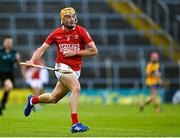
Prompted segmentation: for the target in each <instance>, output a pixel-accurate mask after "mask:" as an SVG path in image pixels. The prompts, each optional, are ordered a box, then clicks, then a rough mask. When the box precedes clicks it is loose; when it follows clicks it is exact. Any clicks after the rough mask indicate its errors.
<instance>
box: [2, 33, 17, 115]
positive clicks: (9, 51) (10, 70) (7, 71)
mask: <svg viewBox="0 0 180 138" xmlns="http://www.w3.org/2000/svg"><path fill="white" fill-rule="evenodd" d="M19 62H20V54H19V53H17V52H16V51H15V50H14V49H13V38H12V37H11V36H6V37H4V40H3V48H2V49H0V80H1V85H2V86H3V91H4V94H3V97H2V99H1V102H0V114H2V110H3V109H5V107H6V103H7V101H8V97H9V93H10V91H11V90H12V89H13V86H14V63H19Z"/></svg>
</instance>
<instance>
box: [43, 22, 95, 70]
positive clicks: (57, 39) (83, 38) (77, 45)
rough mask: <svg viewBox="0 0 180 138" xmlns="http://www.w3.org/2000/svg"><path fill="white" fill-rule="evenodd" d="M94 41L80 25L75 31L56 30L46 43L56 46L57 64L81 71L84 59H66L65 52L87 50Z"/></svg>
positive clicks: (74, 57) (78, 57) (60, 28)
mask: <svg viewBox="0 0 180 138" xmlns="http://www.w3.org/2000/svg"><path fill="white" fill-rule="evenodd" d="M91 41H92V38H91V36H90V35H89V33H88V32H87V30H86V29H85V28H83V27H81V26H79V25H76V26H75V27H74V29H72V30H70V31H68V32H67V31H65V30H64V27H63V26H62V27H59V28H57V29H55V30H54V31H53V32H52V33H51V34H50V35H49V36H48V37H47V39H46V40H45V43H47V44H49V45H51V44H53V43H55V44H56V47H57V50H58V51H57V57H56V63H64V64H67V65H69V66H70V67H71V68H72V69H73V70H75V71H76V70H80V69H81V68H82V57H81V56H73V57H64V56H63V52H66V51H67V50H73V51H79V50H83V49H85V45H86V44H88V43H90V42H91Z"/></svg>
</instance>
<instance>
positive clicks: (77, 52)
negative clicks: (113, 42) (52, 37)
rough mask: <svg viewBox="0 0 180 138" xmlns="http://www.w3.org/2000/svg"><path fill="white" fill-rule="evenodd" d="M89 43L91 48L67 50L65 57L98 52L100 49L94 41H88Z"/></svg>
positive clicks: (90, 54) (89, 54)
mask: <svg viewBox="0 0 180 138" xmlns="http://www.w3.org/2000/svg"><path fill="white" fill-rule="evenodd" d="M87 45H88V47H89V48H87V49H85V50H80V51H72V50H69V51H67V52H65V53H64V54H63V55H64V57H72V56H92V55H95V54H97V52H98V50H97V48H96V45H95V43H94V41H92V42H90V43H88V44H87Z"/></svg>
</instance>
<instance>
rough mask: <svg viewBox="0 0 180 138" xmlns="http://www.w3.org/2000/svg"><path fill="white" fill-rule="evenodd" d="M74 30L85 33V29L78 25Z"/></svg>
mask: <svg viewBox="0 0 180 138" xmlns="http://www.w3.org/2000/svg"><path fill="white" fill-rule="evenodd" d="M76 29H78V30H80V31H85V30H86V28H85V27H83V26H80V25H76Z"/></svg>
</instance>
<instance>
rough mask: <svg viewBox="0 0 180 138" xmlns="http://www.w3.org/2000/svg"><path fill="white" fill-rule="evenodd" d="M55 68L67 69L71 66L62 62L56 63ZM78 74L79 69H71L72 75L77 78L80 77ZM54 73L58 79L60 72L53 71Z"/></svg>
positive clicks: (79, 72)
mask: <svg viewBox="0 0 180 138" xmlns="http://www.w3.org/2000/svg"><path fill="white" fill-rule="evenodd" d="M55 69H63V70H66V69H67V70H69V69H71V67H69V66H68V65H66V64H63V63H56V65H55ZM80 74H81V70H78V71H73V75H74V77H75V78H77V79H78V78H79V77H80ZM55 75H56V77H57V79H58V80H59V79H60V78H61V76H62V73H60V72H57V71H55Z"/></svg>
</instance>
